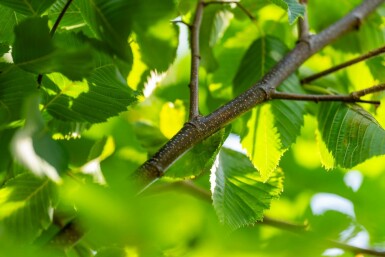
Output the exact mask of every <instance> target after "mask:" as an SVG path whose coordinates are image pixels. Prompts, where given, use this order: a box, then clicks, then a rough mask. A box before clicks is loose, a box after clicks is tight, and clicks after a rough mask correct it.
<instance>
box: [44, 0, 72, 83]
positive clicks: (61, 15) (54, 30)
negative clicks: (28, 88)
mask: <svg viewBox="0 0 385 257" xmlns="http://www.w3.org/2000/svg"><path fill="white" fill-rule="evenodd" d="M72 1H73V0H68V2H67V3H66V4H65V6H64V7H63V10H62V11H61V12H60V13H59V16H58V17H57V19H56V21H55V23H54V24H53V26H52V28H51V31H50V32H49V35H50V36H51V37H53V36H54V35H55V32H56V30H57V28H58V27H59V24H60V22H61V20H62V19H63V17H64V14H65V13H66V12H67V10H68V8H69V7H70V5H71V3H72ZM42 81H43V74H39V75H38V76H37V84H38V88H40V86H41V82H42Z"/></svg>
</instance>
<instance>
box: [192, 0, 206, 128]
mask: <svg viewBox="0 0 385 257" xmlns="http://www.w3.org/2000/svg"><path fill="white" fill-rule="evenodd" d="M203 9H204V2H203V1H202V0H199V1H198V4H197V8H196V11H195V16H194V21H193V24H192V25H191V74H190V85H189V86H190V116H189V120H190V121H191V120H193V119H195V118H196V117H198V116H199V63H200V59H201V57H200V50H199V32H200V27H201V24H202V17H203Z"/></svg>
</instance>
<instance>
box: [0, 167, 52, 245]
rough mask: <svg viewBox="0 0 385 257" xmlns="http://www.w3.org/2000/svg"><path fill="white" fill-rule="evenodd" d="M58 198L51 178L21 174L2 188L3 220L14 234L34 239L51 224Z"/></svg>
mask: <svg viewBox="0 0 385 257" xmlns="http://www.w3.org/2000/svg"><path fill="white" fill-rule="evenodd" d="M55 202H56V196H55V191H54V187H53V184H52V183H51V182H50V181H49V180H48V179H39V178H37V177H35V176H34V175H32V174H30V173H24V174H21V175H18V176H17V177H15V178H13V179H11V180H9V181H8V182H7V183H6V184H5V185H4V186H3V187H2V188H1V189H0V224H3V225H4V228H5V229H6V232H7V234H8V235H12V237H13V238H17V239H19V240H20V239H23V240H26V241H27V242H31V241H32V240H33V239H35V238H36V237H37V236H38V235H39V234H40V233H41V232H42V230H44V229H46V228H47V227H48V226H49V225H50V224H51V222H52V214H53V207H54V205H55Z"/></svg>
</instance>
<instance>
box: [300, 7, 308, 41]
mask: <svg viewBox="0 0 385 257" xmlns="http://www.w3.org/2000/svg"><path fill="white" fill-rule="evenodd" d="M299 2H300V3H301V4H302V5H303V6H304V7H305V13H304V15H303V17H299V18H298V40H299V41H304V42H308V40H309V37H310V32H309V30H310V27H309V19H308V15H307V0H300V1H299Z"/></svg>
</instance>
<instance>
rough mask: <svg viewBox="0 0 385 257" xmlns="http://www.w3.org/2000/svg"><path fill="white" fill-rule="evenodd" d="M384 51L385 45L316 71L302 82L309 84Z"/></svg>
mask: <svg viewBox="0 0 385 257" xmlns="http://www.w3.org/2000/svg"><path fill="white" fill-rule="evenodd" d="M384 52H385V46H382V47H380V48H377V49H375V50H372V51H370V52H368V53H366V54H363V55H361V56H358V57H356V58H354V59H352V60H349V61H347V62H344V63H341V64H339V65H336V66H334V67H331V68H329V69H327V70H324V71H321V72H319V73H316V74H314V75H311V76H309V77H306V78H303V79H301V84H307V83H310V82H313V81H314V80H317V79H319V78H321V77H324V76H327V75H329V74H331V73H334V72H336V71H339V70H341V69H344V68H346V67H349V66H352V65H353V64H356V63H359V62H362V61H365V60H367V59H370V58H372V57H375V56H377V55H380V54H382V53H384Z"/></svg>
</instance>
